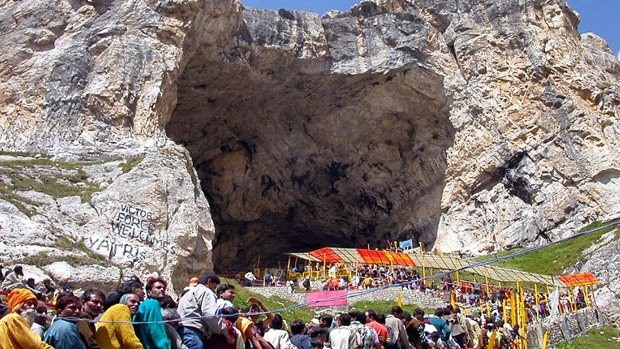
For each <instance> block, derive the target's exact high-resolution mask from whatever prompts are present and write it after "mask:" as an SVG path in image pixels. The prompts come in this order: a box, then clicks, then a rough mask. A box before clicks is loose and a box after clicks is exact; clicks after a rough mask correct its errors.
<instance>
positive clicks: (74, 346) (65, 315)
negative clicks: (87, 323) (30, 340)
mask: <svg viewBox="0 0 620 349" xmlns="http://www.w3.org/2000/svg"><path fill="white" fill-rule="evenodd" d="M81 309H82V302H81V301H80V299H79V298H78V297H76V296H73V295H65V296H62V297H60V298H59V299H58V301H57V302H56V315H57V316H58V317H57V318H56V319H55V320H54V322H53V323H52V325H51V326H50V328H49V329H47V331H45V334H44V335H43V340H44V341H45V342H46V343H48V344H49V345H51V346H53V347H54V348H56V349H86V343H84V341H83V340H82V336H80V331H79V329H78V327H77V325H76V323H77V319H78V318H79V317H80V313H81Z"/></svg>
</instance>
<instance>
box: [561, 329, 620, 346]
mask: <svg viewBox="0 0 620 349" xmlns="http://www.w3.org/2000/svg"><path fill="white" fill-rule="evenodd" d="M555 347H556V348H557V349H590V348H620V330H618V329H617V328H615V327H613V326H611V325H605V326H602V327H599V328H594V329H592V330H590V331H588V333H586V334H585V335H583V336H581V337H577V338H575V339H573V340H572V341H571V342H570V343H567V342H560V343H558V344H557V345H556V346H555Z"/></svg>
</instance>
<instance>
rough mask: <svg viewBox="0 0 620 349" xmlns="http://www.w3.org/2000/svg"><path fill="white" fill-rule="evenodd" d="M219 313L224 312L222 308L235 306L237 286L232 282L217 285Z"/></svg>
mask: <svg viewBox="0 0 620 349" xmlns="http://www.w3.org/2000/svg"><path fill="white" fill-rule="evenodd" d="M216 293H217V297H218V298H217V315H220V314H222V309H224V308H226V307H234V305H233V301H234V300H235V286H233V285H231V284H221V285H219V286H218V287H217V292H216Z"/></svg>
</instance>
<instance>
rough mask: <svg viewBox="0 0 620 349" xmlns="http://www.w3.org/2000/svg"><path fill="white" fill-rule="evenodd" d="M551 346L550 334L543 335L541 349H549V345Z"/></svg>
mask: <svg viewBox="0 0 620 349" xmlns="http://www.w3.org/2000/svg"><path fill="white" fill-rule="evenodd" d="M548 344H549V332H545V334H544V335H543V342H542V347H541V349H547V345H548Z"/></svg>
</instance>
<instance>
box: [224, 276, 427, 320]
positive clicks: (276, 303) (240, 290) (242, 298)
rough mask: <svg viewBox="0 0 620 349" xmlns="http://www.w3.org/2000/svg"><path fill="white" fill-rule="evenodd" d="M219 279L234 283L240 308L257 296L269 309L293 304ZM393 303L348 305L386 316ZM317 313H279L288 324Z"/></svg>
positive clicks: (408, 308)
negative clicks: (249, 299)
mask: <svg viewBox="0 0 620 349" xmlns="http://www.w3.org/2000/svg"><path fill="white" fill-rule="evenodd" d="M221 281H222V283H229V284H232V285H235V293H236V296H235V301H234V302H233V303H234V305H235V306H236V307H239V308H241V310H243V309H244V308H246V307H248V306H249V303H247V302H246V301H247V299H248V298H249V297H258V298H259V299H261V300H262V301H263V302H264V303H265V305H267V307H268V308H269V309H270V310H277V309H282V308H285V307H289V306H292V305H295V303H294V302H292V301H290V300H287V299H283V298H280V297H269V298H266V297H263V296H261V295H260V294H258V293H255V292H252V291H250V290H249V289H247V288H245V287H242V286H241V285H239V283H238V282H237V281H236V280H234V279H227V278H222V279H221ZM395 305H396V300H394V301H379V300H378V301H359V302H356V303H354V304H353V305H351V306H350V307H349V310H360V311H364V310H366V309H372V310H374V311H376V312H377V313H383V314H385V315H386V316H387V315H389V314H391V310H392V307H393V306H395ZM415 308H418V306H417V305H415V304H405V305H403V310H405V311H407V312H409V313H413V310H414V309H415ZM424 311H426V312H434V311H435V310H434V309H424ZM318 314H319V312H318V311H315V310H314V309H313V308H309V307H301V308H296V309H293V310H289V311H285V312H282V313H280V315H282V318H283V319H284V320H286V321H287V322H288V323H289V324H290V323H291V322H293V321H294V320H296V319H302V320H303V321H304V322H306V323H307V322H309V321H310V320H312V319H313V318H316V317H318Z"/></svg>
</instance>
